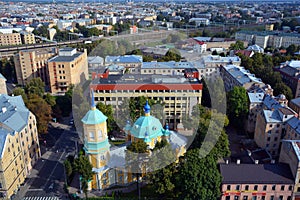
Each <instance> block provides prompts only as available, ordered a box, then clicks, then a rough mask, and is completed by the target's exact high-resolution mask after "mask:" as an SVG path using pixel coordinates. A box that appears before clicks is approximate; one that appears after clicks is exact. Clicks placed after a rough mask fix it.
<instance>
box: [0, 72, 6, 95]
mask: <svg viewBox="0 0 300 200" xmlns="http://www.w3.org/2000/svg"><path fill="white" fill-rule="evenodd" d="M0 94H7V89H6V78H5V77H4V76H3V75H2V74H1V73H0Z"/></svg>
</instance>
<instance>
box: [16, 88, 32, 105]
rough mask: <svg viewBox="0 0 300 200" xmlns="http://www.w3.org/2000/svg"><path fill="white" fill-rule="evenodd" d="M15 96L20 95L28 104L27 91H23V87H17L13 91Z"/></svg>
mask: <svg viewBox="0 0 300 200" xmlns="http://www.w3.org/2000/svg"><path fill="white" fill-rule="evenodd" d="M13 94H14V96H19V95H21V96H22V99H23V101H24V103H25V104H26V102H27V100H28V99H27V95H26V93H25V90H24V89H23V88H21V87H16V88H15V89H14V90H13Z"/></svg>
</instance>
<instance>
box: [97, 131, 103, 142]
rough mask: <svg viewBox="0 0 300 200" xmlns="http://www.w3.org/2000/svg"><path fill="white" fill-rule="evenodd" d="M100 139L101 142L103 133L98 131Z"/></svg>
mask: <svg viewBox="0 0 300 200" xmlns="http://www.w3.org/2000/svg"><path fill="white" fill-rule="evenodd" d="M98 139H99V140H101V139H102V131H101V130H99V131H98Z"/></svg>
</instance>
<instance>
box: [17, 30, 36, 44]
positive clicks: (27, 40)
mask: <svg viewBox="0 0 300 200" xmlns="http://www.w3.org/2000/svg"><path fill="white" fill-rule="evenodd" d="M20 34H21V40H22V44H35V37H34V34H33V33H29V32H26V31H20Z"/></svg>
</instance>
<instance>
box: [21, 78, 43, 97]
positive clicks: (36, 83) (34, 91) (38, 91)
mask: <svg viewBox="0 0 300 200" xmlns="http://www.w3.org/2000/svg"><path fill="white" fill-rule="evenodd" d="M25 91H26V93H27V94H28V95H38V96H39V97H43V96H44V93H45V83H44V82H43V81H42V79H41V78H33V79H31V80H30V81H29V83H27V84H26V86H25Z"/></svg>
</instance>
